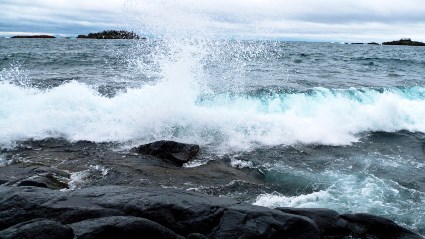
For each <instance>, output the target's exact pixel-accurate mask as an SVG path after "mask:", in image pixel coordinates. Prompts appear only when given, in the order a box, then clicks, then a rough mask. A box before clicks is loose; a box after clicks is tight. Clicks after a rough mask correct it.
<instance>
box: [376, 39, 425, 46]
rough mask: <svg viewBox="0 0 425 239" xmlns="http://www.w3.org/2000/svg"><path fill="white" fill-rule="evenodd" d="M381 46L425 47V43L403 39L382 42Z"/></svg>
mask: <svg viewBox="0 0 425 239" xmlns="http://www.w3.org/2000/svg"><path fill="white" fill-rule="evenodd" d="M382 45H394V46H425V43H423V42H418V41H412V40H411V39H410V38H403V39H400V40H398V41H390V42H383V43H382Z"/></svg>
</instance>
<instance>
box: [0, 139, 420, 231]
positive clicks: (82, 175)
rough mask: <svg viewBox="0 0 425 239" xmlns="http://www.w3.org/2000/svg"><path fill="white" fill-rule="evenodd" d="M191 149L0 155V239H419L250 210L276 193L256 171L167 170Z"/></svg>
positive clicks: (25, 150)
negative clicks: (259, 197) (0, 163)
mask: <svg viewBox="0 0 425 239" xmlns="http://www.w3.org/2000/svg"><path fill="white" fill-rule="evenodd" d="M114 148H115V149H114ZM113 149H114V150H113ZM159 149H161V150H162V151H161V152H162V153H161V152H160V151H158V150H159ZM139 150H142V152H140V151H139ZM197 150H199V148H197V147H195V146H194V145H184V144H178V143H176V144H174V143H173V142H170V141H161V142H160V143H156V144H148V145H145V146H141V147H136V148H134V149H132V150H124V151H120V150H117V149H116V146H114V145H113V144H95V143H91V142H86V141H80V142H74V143H70V142H68V141H66V140H58V139H48V140H42V141H29V142H25V143H22V144H20V146H19V147H16V148H15V149H13V150H8V151H5V150H3V152H2V154H3V157H5V162H4V163H3V166H2V167H0V185H1V186H0V238H139V237H140V235H143V236H144V237H146V238H311V239H314V238H329V239H330V238H341V239H342V238H365V239H366V238H368V239H369V238H385V239H386V238H388V239H389V238H412V239H416V238H422V237H421V236H419V235H417V234H415V233H414V232H411V231H409V230H407V229H405V228H403V227H400V226H398V225H396V224H395V223H394V222H392V221H390V220H387V219H385V218H382V217H377V216H373V215H370V214H342V215H340V214H338V213H337V212H335V211H332V210H328V209H297V208H276V209H270V208H265V207H259V206H253V205H251V204H250V203H249V200H247V198H250V197H251V198H252V197H253V196H254V195H258V194H260V193H264V192H268V193H270V192H273V191H274V190H275V188H274V187H275V185H273V184H271V183H268V182H267V181H266V180H265V179H264V175H262V173H261V170H259V169H255V168H237V167H232V166H231V165H230V162H229V161H227V160H226V158H225V157H223V158H220V159H219V160H212V161H209V162H207V163H205V164H203V165H202V166H198V167H194V168H191V167H181V165H180V163H173V162H170V160H172V159H171V158H170V157H171V156H172V157H177V159H179V160H181V159H184V160H189V159H192V158H193V155H194V152H195V151H196V152H197ZM185 152H186V153H185ZM203 153H204V152H202V151H201V152H200V154H199V155H198V156H197V159H202V158H203V157H205V158H208V157H210V155H203ZM158 157H159V158H162V159H158ZM250 193H251V194H252V195H250ZM217 196H219V197H217ZM229 197H232V198H229Z"/></svg>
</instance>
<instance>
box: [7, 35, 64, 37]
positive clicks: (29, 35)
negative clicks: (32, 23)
mask: <svg viewBox="0 0 425 239" xmlns="http://www.w3.org/2000/svg"><path fill="white" fill-rule="evenodd" d="M11 38H56V37H55V36H50V35H29V36H13V37H11Z"/></svg>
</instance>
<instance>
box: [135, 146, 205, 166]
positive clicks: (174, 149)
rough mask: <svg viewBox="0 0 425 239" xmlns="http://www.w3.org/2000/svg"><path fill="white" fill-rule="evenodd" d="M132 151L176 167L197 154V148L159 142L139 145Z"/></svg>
mask: <svg viewBox="0 0 425 239" xmlns="http://www.w3.org/2000/svg"><path fill="white" fill-rule="evenodd" d="M134 150H135V151H136V152H138V153H142V154H148V155H152V156H155V157H158V158H160V159H163V160H166V161H168V162H170V163H173V164H175V165H177V166H182V165H183V164H184V163H187V162H189V160H191V159H192V158H194V157H195V156H196V155H197V154H198V152H199V146H198V145H195V144H183V143H179V142H175V141H167V140H161V141H156V142H153V143H150V144H144V145H141V146H139V147H137V148H135V149H134Z"/></svg>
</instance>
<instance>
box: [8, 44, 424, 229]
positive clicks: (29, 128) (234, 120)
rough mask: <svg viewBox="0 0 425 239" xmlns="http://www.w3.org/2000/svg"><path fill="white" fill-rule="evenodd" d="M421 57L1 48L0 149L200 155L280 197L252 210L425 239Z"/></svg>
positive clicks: (346, 48) (355, 50)
mask: <svg viewBox="0 0 425 239" xmlns="http://www.w3.org/2000/svg"><path fill="white" fill-rule="evenodd" d="M424 54H425V48H421V47H406V46H379V45H378V46H377V45H349V44H339V43H310V42H284V41H278V40H235V39H206V38H202V39H185V38H182V39H180V40H178V41H177V40H174V41H167V40H164V39H161V38H152V39H148V40H80V39H0V148H1V149H2V150H10V149H13V148H14V147H16V145H17V144H19V142H24V141H27V140H42V139H46V138H64V139H66V140H69V141H73V142H74V141H79V140H88V141H93V142H97V143H103V142H113V143H117V144H119V145H121V147H122V148H123V149H126V148H131V147H133V146H136V145H139V144H141V143H147V142H151V141H154V140H160V139H171V140H177V141H181V142H186V143H196V144H199V145H200V146H201V148H202V149H203V150H206V151H208V152H209V153H210V154H211V155H228V156H229V157H230V158H231V159H232V164H233V165H234V166H235V167H250V168H258V169H261V171H262V172H263V173H264V175H265V178H266V180H267V181H268V182H271V183H274V184H276V185H278V187H277V188H276V190H275V192H274V193H272V194H267V193H264V194H259V195H257V197H256V198H252V200H251V202H252V203H254V204H256V205H263V206H268V207H279V206H283V207H287V206H289V207H326V208H331V209H335V210H337V211H338V212H340V213H348V212H351V213H357V212H368V213H373V214H377V215H381V216H385V217H388V218H390V219H393V220H395V221H396V222H397V223H399V224H401V225H404V226H406V227H408V228H411V229H413V230H415V231H417V232H419V233H421V234H425V174H424V173H423V170H424V167H425V141H424V140H425V119H424V118H425V86H424V84H425V77H424V76H425V58H423V56H424ZM0 163H1V164H3V165H5V164H6V162H5V160H4V159H2V156H0Z"/></svg>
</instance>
